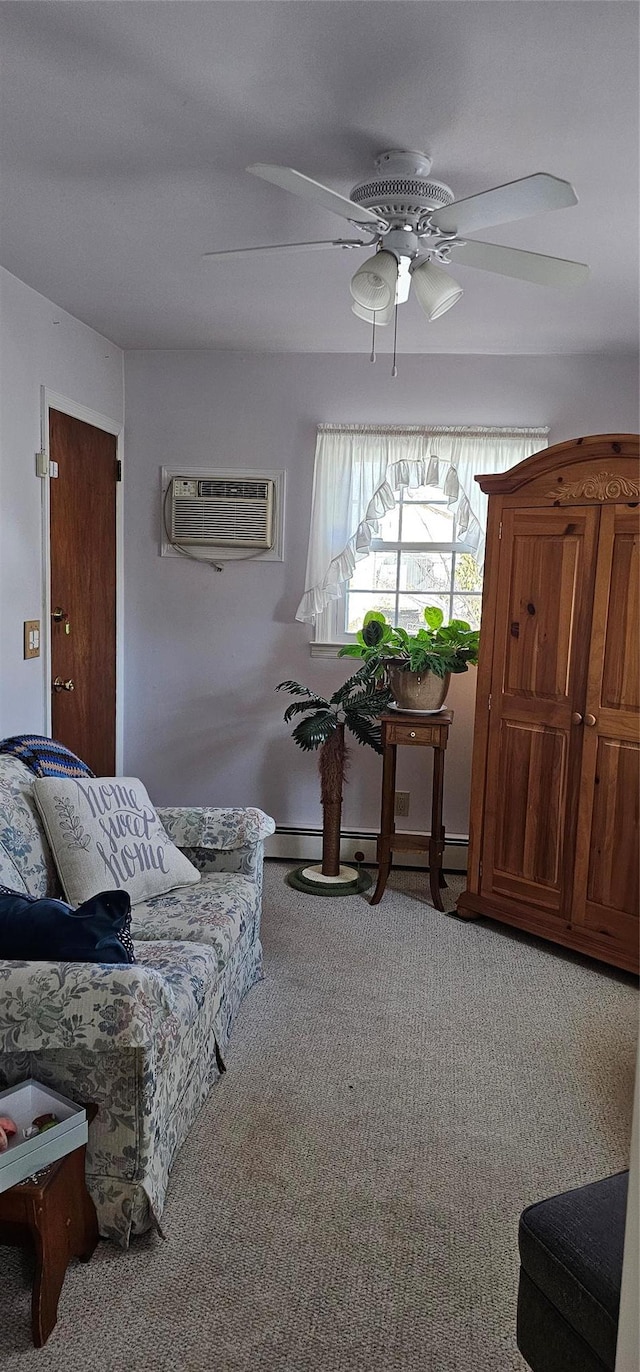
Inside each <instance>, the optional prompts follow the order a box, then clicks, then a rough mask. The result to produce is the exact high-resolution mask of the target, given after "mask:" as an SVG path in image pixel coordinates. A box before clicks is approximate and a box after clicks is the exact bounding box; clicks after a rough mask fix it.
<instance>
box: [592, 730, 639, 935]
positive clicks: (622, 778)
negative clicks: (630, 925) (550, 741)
mask: <svg viewBox="0 0 640 1372" xmlns="http://www.w3.org/2000/svg"><path fill="white" fill-rule="evenodd" d="M639 809H640V744H638V743H627V742H625V741H622V740H620V739H614V738H602V737H600V738H599V739H598V749H597V754H596V775H595V786H594V801H593V810H592V816H591V844H590V852H589V867H588V875H587V900H588V901H590V902H592V903H593V904H595V905H600V906H605V907H606V908H607V909H611V910H622V911H624V912H625V913H626V914H628V915H635V916H636V917H637V912H638V897H639V894H640V891H639V887H640V882H639V879H638V811H639Z"/></svg>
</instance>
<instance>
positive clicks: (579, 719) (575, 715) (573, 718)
mask: <svg viewBox="0 0 640 1372" xmlns="http://www.w3.org/2000/svg"><path fill="white" fill-rule="evenodd" d="M571 723H572V724H582V715H580V714H578V711H577V710H574V712H573V714H572V716H571Z"/></svg>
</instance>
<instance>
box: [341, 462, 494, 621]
mask: <svg viewBox="0 0 640 1372" xmlns="http://www.w3.org/2000/svg"><path fill="white" fill-rule="evenodd" d="M481 596H482V572H481V571H480V568H479V567H478V566H477V564H476V562H475V559H474V558H473V556H472V554H471V553H470V552H468V551H467V550H466V548H465V544H464V542H463V541H462V540H459V539H458V537H457V530H456V515H455V512H454V511H453V510H451V509H450V508H449V505H448V502H447V500H446V498H445V496H444V495H443V492H442V491H441V490H440V489H439V488H438V487H430V486H420V487H418V488H413V489H410V488H409V487H404V488H403V489H402V490H401V491H399V492H398V497H397V504H396V507H395V509H393V510H390V511H389V512H388V513H387V514H386V515H385V516H384V517H383V519H381V520H380V523H379V532H378V536H377V538H374V539H373V541H372V544H371V551H370V553H369V555H368V556H367V557H363V558H362V559H361V560H360V561H359V562H357V563H356V568H355V571H354V573H353V576H352V577H351V580H350V582H349V583H348V588H347V591H346V594H345V597H344V600H340V601H337V602H336V603H335V612H336V617H335V630H336V633H337V636H338V638H339V639H342V638H345V637H347V636H348V635H351V634H354V633H355V631H356V629H359V628H360V626H361V624H362V620H363V618H364V616H365V614H366V613H367V611H368V610H382V611H383V613H384V614H385V615H386V616H387V619H388V620H389V621H390V622H391V623H392V624H394V625H401V626H402V628H404V629H407V630H409V632H412V633H414V632H415V631H416V629H418V628H419V627H420V626H421V625H422V623H423V620H422V611H423V609H424V607H425V605H439V606H440V608H441V609H442V611H443V614H444V616H445V621H448V620H449V619H466V620H467V621H468V623H469V624H471V625H472V627H473V628H479V627H480V604H481Z"/></svg>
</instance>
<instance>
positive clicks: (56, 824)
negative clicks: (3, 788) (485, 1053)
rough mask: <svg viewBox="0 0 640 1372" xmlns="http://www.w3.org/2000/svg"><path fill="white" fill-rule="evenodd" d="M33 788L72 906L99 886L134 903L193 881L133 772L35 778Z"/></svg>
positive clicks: (195, 875)
mask: <svg viewBox="0 0 640 1372" xmlns="http://www.w3.org/2000/svg"><path fill="white" fill-rule="evenodd" d="M33 794H34V797H35V802H36V805H37V806H38V809H39V811H40V814H41V815H42V819H43V822H44V826H45V829H46V831H47V835H48V838H49V842H50V844H51V848H52V850H53V856H54V858H55V863H56V867H57V868H58V872H59V874H60V880H61V881H62V885H63V887H64V890H65V893H66V896H67V900H69V901H71V904H72V905H80V904H81V902H82V901H83V900H89V899H90V897H91V896H94V895H97V893H98V892H99V891H102V890H104V888H105V886H109V887H111V888H114V889H117V890H125V891H127V892H128V894H129V898H130V900H131V904H132V905H135V904H136V903H137V902H138V901H141V900H147V899H148V898H149V897H150V896H155V895H159V894H161V893H162V892H164V891H173V890H175V889H176V887H182V886H188V885H192V884H193V883H195V882H199V881H200V873H199V871H198V869H197V867H194V865H193V863H192V862H189V859H188V858H186V857H185V856H184V853H181V852H180V849H179V848H176V845H175V844H174V843H172V841H171V839H170V838H169V835H168V834H167V833H166V831H165V829H163V827H162V824H161V823H160V820H159V819H158V815H157V813H156V811H155V808H154V806H153V805H152V804H151V801H150V800H149V796H148V794H147V791H146V788H145V787H144V786H143V785H142V782H141V781H139V780H138V778H137V777H73V778H68V777H37V778H36V780H35V781H34V784H33Z"/></svg>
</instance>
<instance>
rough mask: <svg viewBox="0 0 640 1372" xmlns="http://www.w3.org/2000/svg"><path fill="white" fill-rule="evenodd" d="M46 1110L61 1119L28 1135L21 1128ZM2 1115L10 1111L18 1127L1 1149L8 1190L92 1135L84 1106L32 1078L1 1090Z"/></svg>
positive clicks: (3, 1186) (2, 1179) (0, 1179)
mask: <svg viewBox="0 0 640 1372" xmlns="http://www.w3.org/2000/svg"><path fill="white" fill-rule="evenodd" d="M45 1114H54V1115H57V1117H58V1119H59V1121H60V1123H59V1124H54V1125H53V1126H52V1127H51V1129H47V1130H45V1132H44V1134H36V1136H35V1138H33V1139H25V1138H24V1136H23V1132H22V1131H23V1130H24V1129H28V1127H29V1125H30V1124H32V1122H33V1120H34V1119H35V1117H36V1116H37V1115H45ZM0 1115H8V1116H9V1119H12V1120H13V1122H14V1124H16V1125H17V1128H18V1132H17V1134H14V1135H13V1138H12V1140H11V1141H10V1143H9V1147H8V1148H7V1149H6V1151H5V1152H4V1153H0V1191H8V1190H9V1187H10V1186H15V1185H16V1183H17V1182H19V1181H24V1180H25V1177H32V1176H33V1175H34V1173H35V1172H40V1171H41V1170H42V1168H43V1167H48V1166H49V1165H50V1163H52V1162H57V1160H58V1158H65V1157H66V1156H67V1153H72V1152H73V1150H74V1149H75V1148H81V1147H82V1145H83V1144H84V1143H86V1142H87V1139H88V1136H89V1130H88V1125H87V1112H86V1110H85V1109H84V1106H81V1105H76V1104H75V1102H74V1101H72V1100H68V1099H67V1097H66V1096H61V1095H60V1094H59V1093H58V1092H57V1091H52V1089H51V1087H50V1086H43V1085H42V1083H41V1082H39V1081H34V1080H33V1078H31V1080H29V1081H21V1082H20V1083H19V1084H18V1085H17V1086H10V1087H9V1089H8V1091H0Z"/></svg>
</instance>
